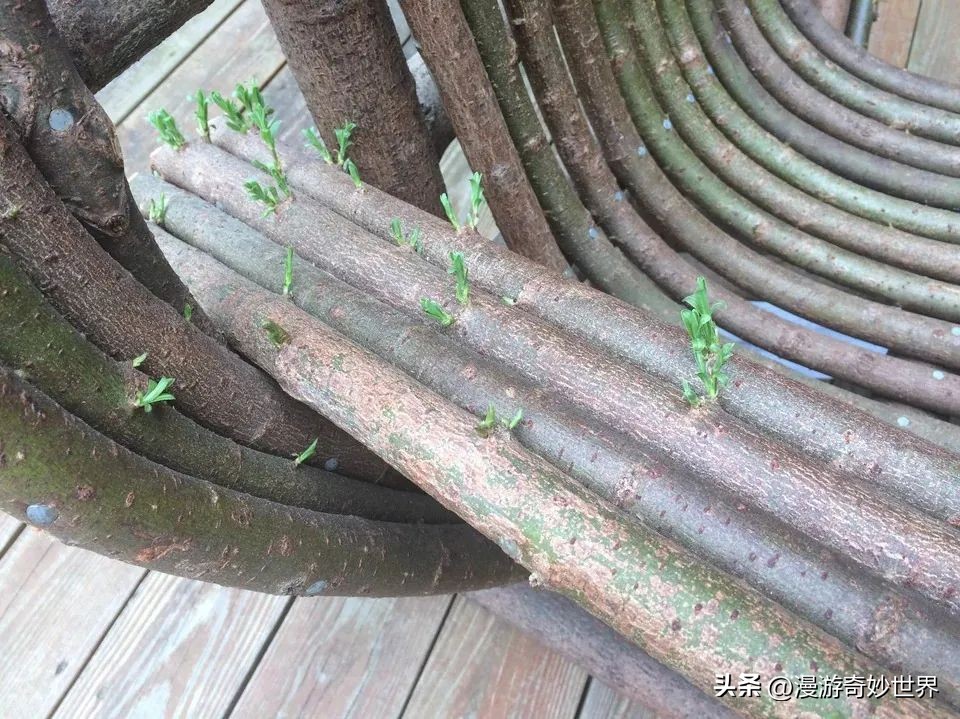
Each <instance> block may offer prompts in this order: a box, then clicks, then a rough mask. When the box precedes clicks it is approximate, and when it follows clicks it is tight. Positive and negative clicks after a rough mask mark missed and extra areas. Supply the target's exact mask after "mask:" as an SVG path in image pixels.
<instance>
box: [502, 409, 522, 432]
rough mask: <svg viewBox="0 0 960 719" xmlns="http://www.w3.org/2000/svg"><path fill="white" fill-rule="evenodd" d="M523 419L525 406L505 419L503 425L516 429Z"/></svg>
mask: <svg viewBox="0 0 960 719" xmlns="http://www.w3.org/2000/svg"><path fill="white" fill-rule="evenodd" d="M522 421H523V407H521V408H520V409H518V410H517V413H516V414H515V415H513V417H511V418H510V419H508V420H504V422H503V426H504V427H506V428H507V429H510V430H512V429H516V427H517V425H518V424H520V423H521V422H522Z"/></svg>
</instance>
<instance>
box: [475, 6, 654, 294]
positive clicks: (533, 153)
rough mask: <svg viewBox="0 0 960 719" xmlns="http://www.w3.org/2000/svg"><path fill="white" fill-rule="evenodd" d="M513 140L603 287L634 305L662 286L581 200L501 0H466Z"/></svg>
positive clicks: (569, 243)
mask: <svg viewBox="0 0 960 719" xmlns="http://www.w3.org/2000/svg"><path fill="white" fill-rule="evenodd" d="M463 10H464V13H465V16H466V19H467V22H468V23H469V25H470V30H471V32H472V34H473V37H474V39H475V40H476V43H477V49H478V50H479V52H480V55H481V58H482V59H483V63H484V67H485V69H486V71H487V74H488V76H489V77H490V81H491V84H492V86H493V89H494V92H495V94H496V96H497V101H498V102H499V104H500V108H501V110H502V112H503V116H504V118H505V120H506V122H507V127H508V129H509V131H510V135H511V138H512V140H513V144H514V146H515V147H516V148H517V149H518V152H519V153H520V157H521V160H522V161H523V165H524V168H525V170H526V172H527V177H528V178H529V179H530V184H531V186H532V187H533V188H534V191H535V192H536V194H537V199H538V200H539V201H540V204H541V206H542V207H543V208H544V210H545V212H546V215H547V219H548V221H549V222H550V226H551V227H552V228H553V231H554V233H555V235H556V237H557V240H558V243H559V244H560V247H561V249H562V250H563V251H564V254H565V255H566V256H567V257H569V258H570V260H571V261H572V262H573V264H574V265H576V267H577V268H578V269H579V270H580V271H582V272H583V274H584V275H585V276H586V278H587V279H588V280H589V281H590V282H591V283H592V284H593V285H594V286H595V287H598V288H599V289H601V290H603V291H604V292H608V293H610V294H612V295H614V296H615V297H618V298H620V299H622V300H623V301H625V302H628V303H630V304H632V305H635V306H642V305H643V304H644V303H646V302H649V301H650V300H649V298H650V297H651V296H656V295H657V294H658V293H659V290H658V289H657V288H656V286H655V285H653V283H652V282H651V281H650V280H649V278H647V277H646V276H645V275H644V274H643V273H642V272H640V271H639V270H637V269H636V268H635V267H634V266H633V265H631V264H630V262H629V260H627V258H626V257H624V255H623V253H622V252H620V250H619V249H617V248H616V247H614V246H613V244H612V243H611V242H610V240H609V239H608V238H607V236H606V234H605V233H604V231H603V228H602V227H599V226H598V225H597V224H596V223H595V222H594V220H593V218H592V217H591V216H590V213H589V212H588V211H587V209H586V208H585V207H584V206H583V203H582V202H581V201H580V198H578V197H577V194H576V192H575V191H574V189H573V187H572V186H571V184H570V180H569V178H568V177H567V176H566V175H565V173H564V170H563V168H562V167H561V166H560V163H559V162H558V161H557V158H556V156H555V155H554V149H553V147H552V145H551V144H550V142H549V141H548V140H547V137H546V135H545V133H544V131H543V127H542V125H541V123H540V119H539V117H538V116H537V110H536V108H534V106H533V103H532V102H531V101H530V98H529V96H528V95H527V88H526V86H525V85H524V83H523V80H522V78H521V77H520V73H519V71H518V70H517V62H518V57H517V54H516V45H515V43H513V41H512V39H509V38H508V37H507V35H506V33H505V32H504V23H503V18H502V16H501V13H500V9H499V5H498V4H497V3H496V2H494V1H492V0H490V1H487V0H484V1H481V2H469V3H463Z"/></svg>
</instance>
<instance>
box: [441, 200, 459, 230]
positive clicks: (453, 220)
mask: <svg viewBox="0 0 960 719" xmlns="http://www.w3.org/2000/svg"><path fill="white" fill-rule="evenodd" d="M440 204H441V205H443V211H444V212H446V213H447V219H448V220H450V224H451V225H453V229H454V230H456V231H457V232H460V220H459V219H458V218H457V213H456V212H454V211H453V205H452V204H451V202H450V198H449V197H448V196H447V193H446V192H444V193H443V194H442V195H440Z"/></svg>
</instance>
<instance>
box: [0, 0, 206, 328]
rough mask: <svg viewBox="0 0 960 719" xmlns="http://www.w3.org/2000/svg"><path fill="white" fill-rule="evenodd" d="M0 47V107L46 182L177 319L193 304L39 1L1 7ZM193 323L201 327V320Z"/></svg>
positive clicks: (109, 129)
mask: <svg viewBox="0 0 960 719" xmlns="http://www.w3.org/2000/svg"><path fill="white" fill-rule="evenodd" d="M0 42H2V44H3V47H2V48H0V104H2V106H3V109H4V110H6V112H7V113H8V114H9V116H10V117H11V118H12V119H13V121H14V122H15V124H16V125H17V127H18V128H19V131H20V135H21V138H22V142H23V144H24V147H25V148H26V149H27V152H28V153H29V154H30V157H31V158H32V159H33V161H34V163H36V166H37V168H38V169H39V170H40V172H41V173H42V174H43V176H44V177H45V178H46V180H47V182H48V183H49V184H50V186H51V187H52V188H53V190H54V191H55V192H56V193H57V195H58V196H59V197H60V198H61V200H62V201H63V202H64V204H65V205H66V206H67V207H68V208H69V209H70V211H71V212H72V213H73V215H74V216H75V217H77V219H79V220H80V222H81V223H82V224H83V226H84V227H85V228H86V229H87V230H88V231H89V232H90V233H91V234H92V235H93V236H94V237H95V238H96V239H97V241H98V242H99V243H100V244H101V245H102V246H103V247H104V249H106V250H107V252H109V253H110V254H111V256H113V257H114V259H116V260H117V262H119V263H120V264H121V265H122V266H123V267H125V268H126V269H127V270H129V271H130V273H131V274H133V276H134V277H136V278H137V279H138V280H139V281H140V282H141V283H142V284H143V285H144V286H145V287H147V289H149V290H150V291H151V292H153V293H154V294H155V295H157V297H160V298H161V299H163V300H164V301H166V302H168V303H170V304H171V305H172V306H173V307H175V308H176V309H177V310H178V311H179V310H182V309H183V308H184V306H185V305H187V304H191V305H193V304H196V303H195V302H191V299H190V294H189V293H188V292H187V291H186V288H184V286H183V284H182V283H181V282H180V280H179V279H178V278H177V276H176V275H175V274H174V273H173V271H172V270H171V269H170V267H169V265H167V263H166V261H165V260H164V259H163V255H162V254H161V253H160V250H159V249H157V246H156V245H155V244H154V242H153V237H152V236H151V235H150V231H149V230H148V229H147V226H146V224H145V223H144V220H143V217H142V216H141V215H140V213H139V212H138V211H137V208H136V206H135V205H134V203H133V201H132V198H131V196H130V188H129V187H128V186H127V181H126V178H125V176H124V173H123V158H122V157H121V154H120V145H119V143H118V142H117V138H116V135H115V134H114V131H113V123H111V122H110V119H109V118H108V117H107V114H106V112H104V110H103V108H102V107H100V105H99V103H97V101H96V99H95V98H94V96H93V93H92V92H91V91H90V90H89V89H87V87H86V86H85V85H84V83H83V80H82V79H81V78H80V76H79V75H78V74H77V71H76V69H75V68H74V66H73V63H72V61H71V59H70V56H69V55H68V53H67V51H66V49H65V48H64V46H63V44H62V43H61V41H60V38H59V37H58V36H57V32H56V29H55V28H54V25H53V22H52V20H51V19H50V16H49V15H48V14H47V11H46V8H45V7H44V4H43V0H23V1H21V0H3V3H2V5H0ZM196 322H197V324H198V326H200V327H201V328H205V327H206V319H205V318H204V316H203V313H202V312H200V313H198V314H197V316H196Z"/></svg>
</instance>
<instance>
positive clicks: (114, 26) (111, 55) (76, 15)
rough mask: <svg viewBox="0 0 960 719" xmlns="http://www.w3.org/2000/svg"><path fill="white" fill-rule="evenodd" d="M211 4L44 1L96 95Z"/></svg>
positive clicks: (199, 0) (189, 0)
mask: <svg viewBox="0 0 960 719" xmlns="http://www.w3.org/2000/svg"><path fill="white" fill-rule="evenodd" d="M210 2H211V0H165V2H157V0H135V1H131V0H125V1H124V2H112V1H111V0H46V4H47V8H49V10H50V15H51V16H52V17H53V21H54V23H56V26H57V31H58V32H59V34H60V37H61V38H62V39H63V42H64V44H65V45H66V47H67V50H68V51H69V53H70V56H71V57H72V58H73V62H74V64H75V65H76V66H77V70H78V71H79V73H80V76H81V77H82V78H83V81H84V83H85V84H86V85H87V87H89V88H90V90H91V92H96V91H97V90H99V89H100V88H102V87H103V86H104V85H106V84H107V83H108V82H110V80H112V79H113V78H115V77H116V76H117V75H119V74H120V73H121V72H123V71H124V70H126V69H127V68H128V67H130V66H131V65H132V64H133V63H135V62H136V61H137V60H139V59H140V58H141V57H143V56H144V55H146V54H147V53H148V52H149V51H150V50H152V49H153V48H154V47H156V46H157V45H159V44H160V43H161V42H162V41H163V40H165V39H166V38H167V36H169V35H171V34H172V33H173V32H174V31H176V29H177V28H179V27H180V26H181V25H183V24H184V23H185V22H186V21H187V20H189V19H190V18H192V17H193V16H194V15H196V14H197V13H199V12H200V11H202V10H204V9H205V8H206V7H207V6H208V5H209V4H210Z"/></svg>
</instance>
